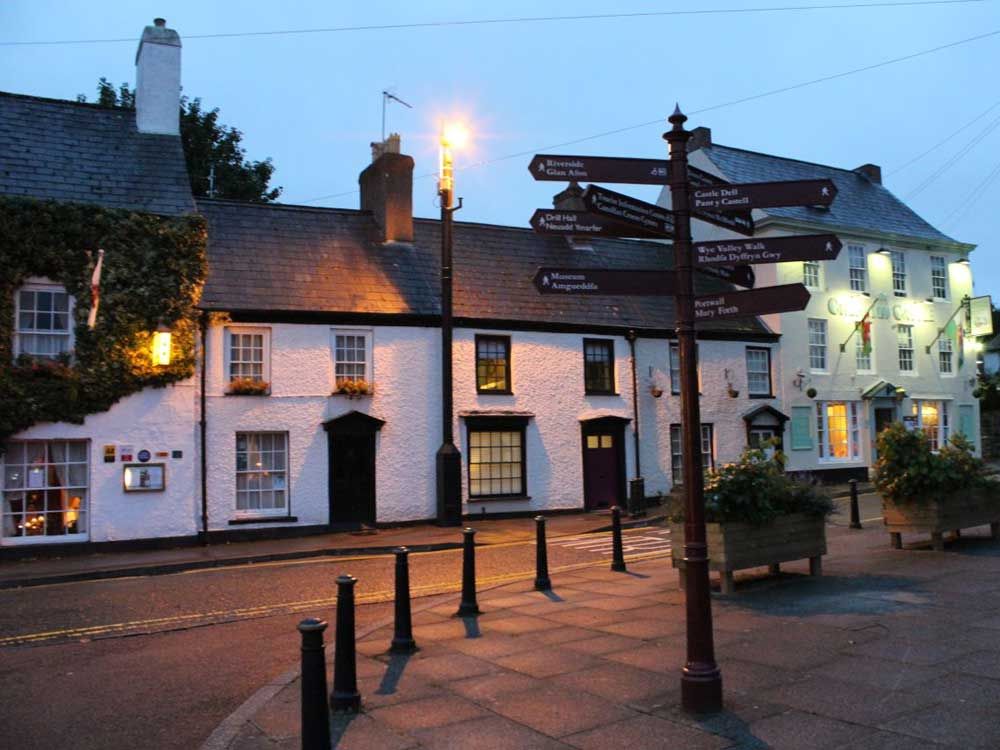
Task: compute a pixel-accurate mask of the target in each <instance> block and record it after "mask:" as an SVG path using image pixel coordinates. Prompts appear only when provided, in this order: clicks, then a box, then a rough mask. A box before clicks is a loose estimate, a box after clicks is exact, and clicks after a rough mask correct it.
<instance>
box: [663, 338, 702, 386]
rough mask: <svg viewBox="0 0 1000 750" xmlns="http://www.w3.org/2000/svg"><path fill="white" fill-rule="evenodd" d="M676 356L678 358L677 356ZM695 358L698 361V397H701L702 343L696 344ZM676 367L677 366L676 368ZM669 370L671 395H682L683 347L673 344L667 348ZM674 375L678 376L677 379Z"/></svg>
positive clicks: (676, 343)
mask: <svg viewBox="0 0 1000 750" xmlns="http://www.w3.org/2000/svg"><path fill="white" fill-rule="evenodd" d="M675 354H676V356H675ZM694 354H695V358H696V359H697V360H698V395H701V390H702V389H701V342H700V341H698V342H695V345H694ZM675 365H676V366H675ZM667 370H668V374H669V376H670V395H671V396H679V395H681V345H680V344H679V343H678V342H676V341H675V342H673V343H671V344H670V345H669V346H667ZM674 373H676V374H677V376H676V378H675V377H674Z"/></svg>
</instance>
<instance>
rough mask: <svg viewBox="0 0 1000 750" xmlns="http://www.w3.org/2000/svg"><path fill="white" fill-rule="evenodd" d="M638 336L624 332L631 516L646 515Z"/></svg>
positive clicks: (631, 331)
mask: <svg viewBox="0 0 1000 750" xmlns="http://www.w3.org/2000/svg"><path fill="white" fill-rule="evenodd" d="M637 338H638V336H636V333H635V331H634V330H632V329H629V331H628V333H626V334H625V339H626V340H627V341H628V346H629V351H630V352H631V360H632V438H633V440H634V441H635V450H634V451H633V452H634V453H635V477H634V478H633V479H631V480H629V483H628V512H629V515H630V516H632V517H633V518H636V517H637V516H644V515H646V482H645V480H644V479H643V478H642V469H641V468H640V464H639V387H638V379H637V378H636V374H635V370H636V366H637V365H636V358H635V341H636V339H637Z"/></svg>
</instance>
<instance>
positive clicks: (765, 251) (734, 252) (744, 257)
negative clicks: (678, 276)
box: [692, 234, 843, 270]
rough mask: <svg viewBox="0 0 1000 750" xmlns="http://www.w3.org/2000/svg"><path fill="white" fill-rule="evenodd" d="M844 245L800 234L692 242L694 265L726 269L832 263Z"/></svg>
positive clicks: (829, 236) (828, 237) (833, 238)
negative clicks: (738, 265) (742, 265)
mask: <svg viewBox="0 0 1000 750" xmlns="http://www.w3.org/2000/svg"><path fill="white" fill-rule="evenodd" d="M842 247H843V244H842V243H841V241H840V240H839V239H837V236H836V235H833V234H803V235H798V236H796V237H767V238H764V239H759V240H716V241H714V242H695V243H694V244H693V245H692V248H693V249H694V258H693V260H694V264H695V266H697V267H699V270H702V267H704V266H713V267H714V266H726V265H732V264H733V263H782V262H784V261H789V260H798V261H803V260H834V259H836V257H837V256H838V255H839V254H840V250H841V248H842Z"/></svg>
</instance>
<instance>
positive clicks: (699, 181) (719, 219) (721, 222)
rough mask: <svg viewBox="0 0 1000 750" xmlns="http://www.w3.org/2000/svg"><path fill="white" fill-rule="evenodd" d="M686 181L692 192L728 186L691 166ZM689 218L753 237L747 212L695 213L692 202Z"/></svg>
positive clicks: (751, 221)
mask: <svg viewBox="0 0 1000 750" xmlns="http://www.w3.org/2000/svg"><path fill="white" fill-rule="evenodd" d="M688 180H689V181H690V183H691V188H692V190H694V189H702V188H705V189H707V188H712V187H717V186H721V185H728V184H729V183H728V182H726V181H725V180H723V179H721V178H719V177H716V176H715V175H714V174H710V173H708V172H705V171H703V170H701V169H698V168H697V167H691V166H689V167H688ZM691 217H692V218H694V219H701V220H702V221H707V222H708V223H709V224H715V226H717V227H722V228H723V229H728V230H729V231H731V232H736V233H737V234H742V235H746V236H747V237H753V233H754V226H753V217H752V216H751V214H750V212H749V211H731V212H720V211H697V210H695V209H694V202H693V201H692V206H691Z"/></svg>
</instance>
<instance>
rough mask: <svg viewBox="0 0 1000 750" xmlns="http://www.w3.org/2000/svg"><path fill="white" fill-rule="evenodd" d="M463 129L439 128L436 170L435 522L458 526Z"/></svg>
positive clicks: (460, 473) (459, 491)
mask: <svg viewBox="0 0 1000 750" xmlns="http://www.w3.org/2000/svg"><path fill="white" fill-rule="evenodd" d="M464 140H465V131H464V130H462V129H461V128H459V127H455V126H452V127H445V128H443V129H442V131H441V162H440V170H439V173H438V197H439V198H440V199H441V447H440V448H438V452H437V460H436V467H437V523H438V525H439V526H459V525H461V523H462V455H461V453H459V450H458V448H457V447H456V446H455V431H454V427H453V424H452V420H453V417H454V400H453V393H452V390H453V389H452V354H451V352H452V260H451V254H452V221H453V219H452V215H453V214H454V213H455V212H456V211H458V210H459V209H460V208H461V207H462V199H461V198H459V199H458V205H457V206H453V205H452V203H453V201H454V197H455V177H454V170H453V165H452V153H451V152H452V149H453V148H459V147H461V145H462V143H463V142H464Z"/></svg>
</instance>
